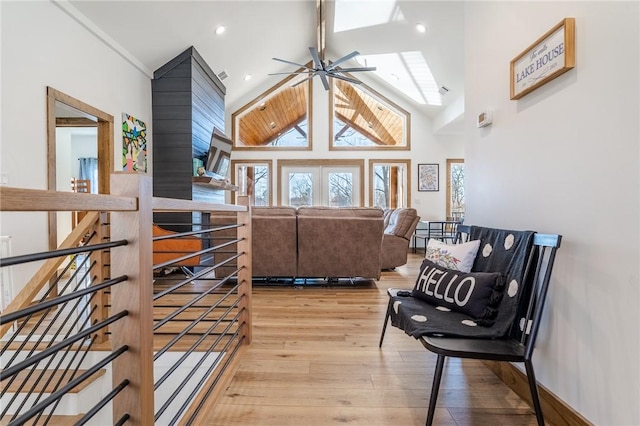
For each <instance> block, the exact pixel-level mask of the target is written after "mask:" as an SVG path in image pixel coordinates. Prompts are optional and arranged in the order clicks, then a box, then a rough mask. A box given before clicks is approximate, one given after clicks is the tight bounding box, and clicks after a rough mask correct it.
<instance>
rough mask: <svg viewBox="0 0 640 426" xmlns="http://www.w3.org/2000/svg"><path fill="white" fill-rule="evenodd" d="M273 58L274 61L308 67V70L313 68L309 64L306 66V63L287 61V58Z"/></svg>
mask: <svg viewBox="0 0 640 426" xmlns="http://www.w3.org/2000/svg"><path fill="white" fill-rule="evenodd" d="M271 59H273V60H274V61H280V62H284V63H285V64H291V65H295V66H298V67H302V68H306V69H308V70H313V68H311V67H308V66H306V65H302V64H297V63H295V62H291V61H287V60H285V59H279V58H271Z"/></svg>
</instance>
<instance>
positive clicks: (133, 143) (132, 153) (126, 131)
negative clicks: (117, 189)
mask: <svg viewBox="0 0 640 426" xmlns="http://www.w3.org/2000/svg"><path fill="white" fill-rule="evenodd" d="M122 171H125V172H140V173H147V125H146V124H145V123H144V121H141V120H138V119H137V118H134V117H133V116H131V115H129V114H125V113H123V114H122Z"/></svg>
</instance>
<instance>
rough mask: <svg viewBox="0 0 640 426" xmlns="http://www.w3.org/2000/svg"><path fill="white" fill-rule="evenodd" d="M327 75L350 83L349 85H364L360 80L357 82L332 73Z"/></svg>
mask: <svg viewBox="0 0 640 426" xmlns="http://www.w3.org/2000/svg"><path fill="white" fill-rule="evenodd" d="M327 75H328V76H329V77H332V78H337V79H338V80H344V81H348V82H349V83H353V84H361V83H362V82H361V81H360V80H356V79H355V78H349V77H345V76H343V75H340V74H334V73H330V74H327Z"/></svg>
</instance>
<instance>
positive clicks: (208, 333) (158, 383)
mask: <svg viewBox="0 0 640 426" xmlns="http://www.w3.org/2000/svg"><path fill="white" fill-rule="evenodd" d="M239 304H240V299H238V300H236V302H235V303H233V304H232V305H231V306H229V308H227V310H226V311H225V312H224V314H222V315H221V316H220V318H218V319H217V320H216V321H215V322H214V323H213V324H211V326H209V328H208V329H207V330H206V331H205V332H203V333H201V335H200V337H199V338H198V339H197V340H196V341H195V342H193V343H192V344H191V347H189V349H187V351H185V353H184V354H182V356H181V357H180V358H179V359H178V360H177V361H176V362H174V363H173V365H172V366H171V367H170V368H169V369H168V370H167V372H166V373H165V374H163V375H162V377H160V379H158V380H157V381H156V383H155V384H154V386H153V389H154V390H158V388H159V387H160V386H161V385H162V383H164V381H165V380H167V379H168V378H169V377H170V376H171V374H172V373H173V372H174V371H175V370H176V369H178V367H179V366H180V365H181V364H182V363H183V362H184V361H185V360H186V359H187V358H188V357H189V355H191V354H192V353H193V352H194V351H195V349H196V348H197V347H198V346H200V343H202V342H203V341H204V340H205V339H206V338H207V337H209V336H211V335H212V334H213V333H211V332H212V331H213V330H215V328H216V327H218V326H219V325H220V324H221V323H222V321H223V319H224V318H226V316H227V315H228V314H229V313H230V312H231V311H232V310H233V309H235V308H237V307H238V305H239ZM232 324H233V321H231V322H230V323H229V325H228V326H227V328H226V329H225V331H224V332H222V333H221V335H224V334H225V333H226V331H228V329H229V327H231V325H232ZM219 338H220V337H218V339H219ZM218 339H216V341H218ZM156 359H157V358H155V357H154V361H155V360H156Z"/></svg>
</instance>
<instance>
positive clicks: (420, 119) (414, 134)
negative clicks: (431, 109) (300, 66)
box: [226, 79, 464, 219]
mask: <svg viewBox="0 0 640 426" xmlns="http://www.w3.org/2000/svg"><path fill="white" fill-rule="evenodd" d="M312 81H313V94H312V100H313V106H312V114H313V124H312V126H313V127H312V141H313V151H312V152H308V151H273V152H269V151H261V150H256V151H238V150H235V151H233V152H232V154H231V158H232V159H233V160H240V159H252V160H259V159H272V160H273V168H274V169H273V171H272V173H273V175H274V178H275V176H276V174H277V167H278V166H277V160H279V159H335V158H340V159H364V161H365V171H364V172H365V188H368V182H369V168H368V167H369V159H381V160H389V159H393V160H395V159H410V160H411V207H414V208H415V209H416V210H417V211H418V215H420V216H421V217H422V218H423V219H442V218H444V217H445V216H446V166H447V158H464V149H463V142H464V139H463V137H462V135H446V136H434V135H433V132H432V125H431V121H432V120H431V119H430V118H429V117H427V116H426V115H425V114H424V112H422V111H420V110H418V109H415V108H412V107H411V105H410V104H409V103H408V102H406V101H405V100H403V99H402V98H401V97H399V96H397V95H396V94H394V93H392V92H389V91H387V90H385V88H384V87H379V86H378V85H375V83H374V82H372V81H370V80H364V79H363V81H365V82H366V84H367V85H369V86H371V87H372V88H373V89H375V90H376V91H377V92H379V93H381V94H382V95H384V96H385V97H387V98H388V99H389V100H391V101H393V102H394V103H396V104H397V105H399V106H401V107H402V108H404V109H406V110H407V111H408V112H409V113H410V114H411V150H410V151H399V150H398V151H375V150H370V151H364V150H358V151H330V150H329V140H330V137H329V92H327V91H325V90H324V88H323V86H322V83H321V82H320V80H319V79H313V80H312ZM267 89H268V87H265V88H263V89H262V90H260V91H258V92H257V93H251V94H247V95H246V96H244V97H243V98H242V99H241V100H240V101H239V102H238V105H230V106H227V108H226V114H227V116H226V133H227V134H228V135H231V126H232V121H231V114H232V113H233V112H234V111H235V110H237V109H240V108H241V107H242V106H244V105H245V104H246V103H248V102H250V101H251V100H252V99H254V98H256V97H257V96H258V95H260V94H261V93H262V92H264V91H266V90H267ZM421 163H439V164H440V191H438V192H418V164H421ZM272 182H273V183H274V184H275V179H272ZM273 191H275V187H274V188H273ZM276 194H277V192H273V200H274V204H279V200H276ZM368 199H369V192H368V190H366V191H365V200H363V201H364V205H369V203H368Z"/></svg>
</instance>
